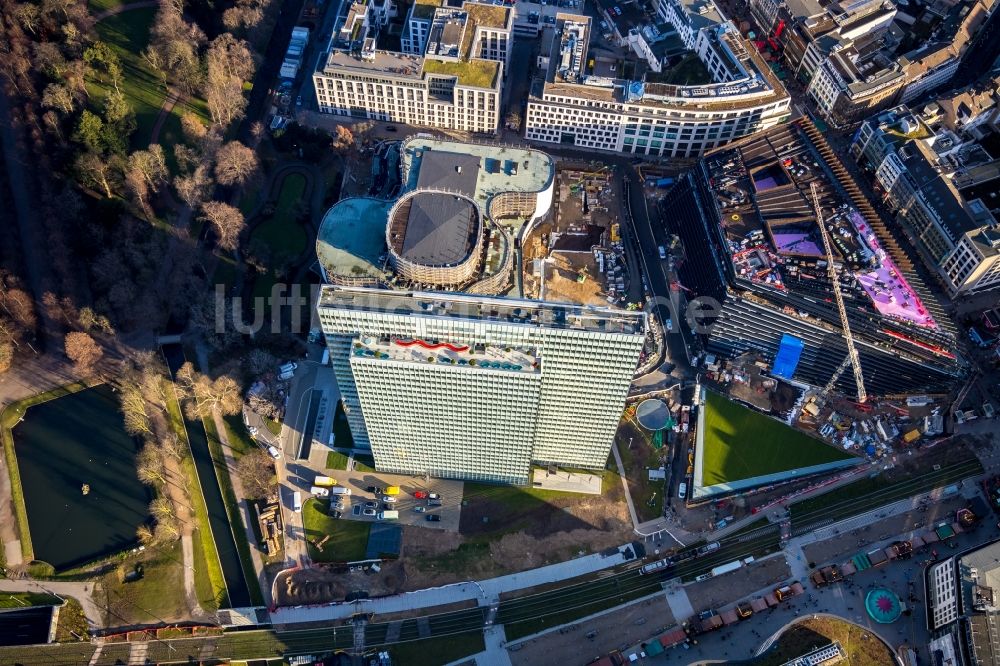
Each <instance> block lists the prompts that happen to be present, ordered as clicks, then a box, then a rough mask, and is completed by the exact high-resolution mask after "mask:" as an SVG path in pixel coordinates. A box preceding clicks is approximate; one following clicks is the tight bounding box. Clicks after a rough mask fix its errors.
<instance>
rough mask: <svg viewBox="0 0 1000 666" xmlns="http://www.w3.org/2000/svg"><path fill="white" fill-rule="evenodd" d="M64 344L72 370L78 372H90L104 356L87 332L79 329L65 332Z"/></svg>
mask: <svg viewBox="0 0 1000 666" xmlns="http://www.w3.org/2000/svg"><path fill="white" fill-rule="evenodd" d="M64 344H65V349H66V356H68V357H69V359H70V360H71V361H73V367H74V370H76V371H77V373H79V374H90V372H91V371H93V369H94V366H95V365H97V363H98V361H100V360H101V357H102V356H104V352H103V351H101V348H100V346H99V345H98V344H97V343H96V342H94V338H92V337H90V335H89V334H87V333H82V332H80V331H73V332H72V333H67V334H66V340H65V343H64Z"/></svg>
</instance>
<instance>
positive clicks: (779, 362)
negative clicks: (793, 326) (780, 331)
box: [771, 333, 803, 379]
mask: <svg viewBox="0 0 1000 666" xmlns="http://www.w3.org/2000/svg"><path fill="white" fill-rule="evenodd" d="M802 347H803V344H802V341H801V340H799V339H798V338H796V337H794V336H791V335H788V333H785V334H784V335H782V336H781V344H780V345H778V355H777V356H775V357H774V368H772V369H771V374H772V375H774V376H775V377H783V378H784V379H791V378H792V375H794V374H795V368H797V367H798V366H799V357H800V356H802Z"/></svg>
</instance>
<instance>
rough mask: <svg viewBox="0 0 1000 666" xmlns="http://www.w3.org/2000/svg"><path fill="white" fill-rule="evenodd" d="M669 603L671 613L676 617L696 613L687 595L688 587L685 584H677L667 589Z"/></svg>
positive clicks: (689, 615)
mask: <svg viewBox="0 0 1000 666" xmlns="http://www.w3.org/2000/svg"><path fill="white" fill-rule="evenodd" d="M667 605H668V606H670V614H671V615H673V616H674V617H678V618H685V617H691V616H692V615H694V606H692V605H691V600H690V599H689V598H688V595H687V588H685V587H684V586H683V585H675V586H674V587H671V588H669V589H668V590H667Z"/></svg>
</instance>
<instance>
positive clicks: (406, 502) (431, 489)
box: [299, 470, 463, 532]
mask: <svg viewBox="0 0 1000 666" xmlns="http://www.w3.org/2000/svg"><path fill="white" fill-rule="evenodd" d="M310 471H312V472H313V473H312V475H311V476H310V475H307V473H306V470H302V471H301V472H302V473H300V474H299V477H300V481H301V483H302V485H303V487H302V496H303V499H305V498H306V497H308V496H310V494H309V492H308V491H309V487H311V486H312V480H313V479H314V478H315V477H316V476H330V477H332V478H334V479H336V481H337V484H338V485H340V486H343V487H345V488H349V489H350V491H351V494H350V495H349V496H347V497H345V498H344V502H343V506H344V508H343V509H341V511H342V515H341V519H344V520H364V521H369V522H374V521H376V520H377V516H373V515H365V510H366V509H368V510H369V511H374V512H376V513H377V512H380V511H398V512H399V520H398V521H397V522H398V523H399V524H400V525H414V526H419V527H427V528H431V529H438V530H450V531H452V532H457V531H458V524H459V518H460V517H461V513H462V487H463V484H462V482H461V481H449V480H447V479H425V478H424V477H416V476H405V475H401V474H382V473H380V472H359V471H344V470H319V471H315V470H310ZM307 482H308V487H307V486H306V483H307ZM388 486H398V487H399V489H400V492H399V494H398V495H396V496H395V499H396V501H395V502H385V501H383V500H382V499H381V497H382V495H379V496H376V495H375V494H374V493H372V492H370V491H369V490H368V488H371V487H375V488H382V489H385V488H387V487H388ZM414 493H428V494H430V493H436V494H438V495H439V496H440V499H441V506H428V505H427V503H428V500H427V499H418V498H416V497H414ZM418 509H423V510H422V511H418ZM428 516H438V517H439V518H440V520H439V521H434V522H432V521H429V520H427V517H428Z"/></svg>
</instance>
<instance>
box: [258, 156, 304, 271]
mask: <svg viewBox="0 0 1000 666" xmlns="http://www.w3.org/2000/svg"><path fill="white" fill-rule="evenodd" d="M305 189H306V179H305V176H303V175H301V174H298V173H293V174H289V175H287V176H285V178H284V180H283V181H282V182H281V191H280V192H279V193H278V201H277V202H276V203H275V206H274V215H272V216H270V217H269V218H267V219H266V220H264V221H263V222H262V223H261V224H260V225H258V226H257V227H256V228H255V229H254V231H253V234H252V238H257V239H259V240H261V241H263V242H264V243H266V244H267V246H268V247H269V248H270V249H271V252H272V253H273V255H274V256H283V257H285V258H287V259H294V258H296V257H298V256H299V255H300V254H301V253H302V252H303V251H304V250H305V248H306V244H307V243H308V242H309V238H308V236H307V235H306V230H305V229H304V228H303V227H302V225H301V224H300V223H299V221H298V220H297V219H296V218H297V212H298V206H297V204H298V203H299V202H300V201H302V195H303V194H304V193H305Z"/></svg>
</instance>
